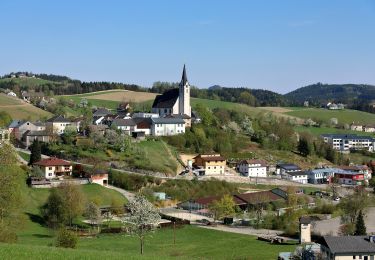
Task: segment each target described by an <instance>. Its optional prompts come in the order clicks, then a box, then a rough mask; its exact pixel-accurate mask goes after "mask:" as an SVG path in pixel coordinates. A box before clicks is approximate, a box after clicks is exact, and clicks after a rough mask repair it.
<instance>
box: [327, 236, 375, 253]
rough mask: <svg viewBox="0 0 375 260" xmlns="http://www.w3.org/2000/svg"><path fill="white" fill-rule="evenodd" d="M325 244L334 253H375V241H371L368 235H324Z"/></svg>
mask: <svg viewBox="0 0 375 260" xmlns="http://www.w3.org/2000/svg"><path fill="white" fill-rule="evenodd" d="M323 238H324V242H325V243H323V244H324V246H326V247H328V248H329V249H330V251H331V252H332V253H333V254H344V253H345V254H358V253H375V243H371V242H370V241H369V239H368V237H367V236H344V237H332V236H324V237H323Z"/></svg>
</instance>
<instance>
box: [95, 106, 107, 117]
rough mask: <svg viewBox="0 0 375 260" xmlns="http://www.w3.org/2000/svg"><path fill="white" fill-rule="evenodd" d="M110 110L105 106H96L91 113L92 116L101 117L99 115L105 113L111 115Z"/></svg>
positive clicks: (104, 114)
mask: <svg viewBox="0 0 375 260" xmlns="http://www.w3.org/2000/svg"><path fill="white" fill-rule="evenodd" d="M111 114H112V112H111V111H109V110H108V109H106V108H98V109H97V110H95V112H94V113H93V114H92V116H93V117H101V116H104V117H105V116H107V115H111Z"/></svg>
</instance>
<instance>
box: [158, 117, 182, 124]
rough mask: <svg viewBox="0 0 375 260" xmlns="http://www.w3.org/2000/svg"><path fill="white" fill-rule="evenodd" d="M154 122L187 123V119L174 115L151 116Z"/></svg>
mask: <svg viewBox="0 0 375 260" xmlns="http://www.w3.org/2000/svg"><path fill="white" fill-rule="evenodd" d="M151 120H152V122H153V123H154V124H185V121H184V120H183V119H182V118H174V117H159V118H151Z"/></svg>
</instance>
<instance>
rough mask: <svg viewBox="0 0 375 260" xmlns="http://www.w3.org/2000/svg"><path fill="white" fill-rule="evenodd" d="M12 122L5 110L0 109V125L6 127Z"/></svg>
mask: <svg viewBox="0 0 375 260" xmlns="http://www.w3.org/2000/svg"><path fill="white" fill-rule="evenodd" d="M11 122H12V117H11V116H10V115H9V114H8V113H7V112H5V111H0V127H6V126H8V125H9V124H10V123H11Z"/></svg>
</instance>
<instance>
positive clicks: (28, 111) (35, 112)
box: [0, 93, 52, 120]
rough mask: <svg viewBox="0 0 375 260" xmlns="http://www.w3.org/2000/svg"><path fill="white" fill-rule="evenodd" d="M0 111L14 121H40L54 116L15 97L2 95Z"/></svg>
mask: <svg viewBox="0 0 375 260" xmlns="http://www.w3.org/2000/svg"><path fill="white" fill-rule="evenodd" d="M0 111H5V112H7V113H8V114H9V115H10V116H11V117H12V118H13V119H29V120H38V119H43V118H48V117H50V116H51V115H52V114H51V113H49V112H47V111H44V110H42V109H40V108H37V107H35V106H33V105H31V104H28V103H26V102H23V101H22V100H20V99H18V98H14V97H10V96H7V95H5V94H2V93H0Z"/></svg>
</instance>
